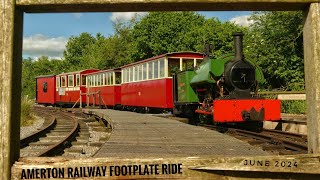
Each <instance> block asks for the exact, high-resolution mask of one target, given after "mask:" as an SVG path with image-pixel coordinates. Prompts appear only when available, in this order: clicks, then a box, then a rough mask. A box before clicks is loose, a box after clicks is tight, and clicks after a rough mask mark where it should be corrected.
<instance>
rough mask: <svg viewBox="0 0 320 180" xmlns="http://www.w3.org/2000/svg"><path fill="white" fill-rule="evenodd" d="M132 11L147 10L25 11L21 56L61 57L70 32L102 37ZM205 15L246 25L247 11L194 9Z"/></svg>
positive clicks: (111, 31) (72, 34)
mask: <svg viewBox="0 0 320 180" xmlns="http://www.w3.org/2000/svg"><path fill="white" fill-rule="evenodd" d="M135 13H138V14H139V15H140V16H144V15H146V14H147V12H113V13H111V12H105V13H25V14H24V27H23V28H24V29H23V57H24V58H27V57H31V58H34V59H36V58H38V57H41V56H48V57H49V58H56V59H61V58H62V57H63V50H64V49H65V45H66V43H67V41H68V39H69V38H70V37H71V36H78V35H79V34H81V33H82V32H88V33H90V34H92V35H93V36H95V35H96V34H97V33H101V34H102V35H104V36H105V37H107V36H110V35H112V34H113V33H114V31H113V27H112V22H115V21H116V20H120V21H128V20H129V19H131V18H132V17H133V16H134V15H135ZM198 13H200V14H202V15H204V16H205V17H206V18H211V17H217V18H218V19H219V20H221V21H222V22H225V21H231V22H234V23H236V24H239V25H243V26H248V25H249V24H250V23H252V22H250V21H248V20H247V18H248V17H249V16H250V14H252V12H250V11H229V12H210V11H200V12H198Z"/></svg>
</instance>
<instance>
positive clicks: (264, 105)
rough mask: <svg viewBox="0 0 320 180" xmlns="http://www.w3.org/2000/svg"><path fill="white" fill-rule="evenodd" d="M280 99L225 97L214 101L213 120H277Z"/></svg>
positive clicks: (227, 121)
mask: <svg viewBox="0 0 320 180" xmlns="http://www.w3.org/2000/svg"><path fill="white" fill-rule="evenodd" d="M280 109H281V108H280V100H277V99H228V100H226V99H223V100H214V101H213V121H214V122H219V123H229V122H231V123H232V122H250V121H253V122H254V121H277V120H279V119H280Z"/></svg>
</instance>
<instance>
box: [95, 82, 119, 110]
mask: <svg viewBox="0 0 320 180" xmlns="http://www.w3.org/2000/svg"><path fill="white" fill-rule="evenodd" d="M89 91H90V92H98V91H100V97H101V100H100V99H99V96H98V94H95V95H94V96H93V95H91V96H90V104H93V102H95V105H102V106H115V105H118V104H119V105H120V104H121V86H120V85H109V86H99V87H90V90H89ZM93 98H95V99H94V100H95V101H93Z"/></svg>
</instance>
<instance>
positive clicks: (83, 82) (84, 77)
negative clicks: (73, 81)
mask: <svg viewBox="0 0 320 180" xmlns="http://www.w3.org/2000/svg"><path fill="white" fill-rule="evenodd" d="M80 76H81V80H80V81H81V86H86V85H87V79H86V77H87V76H86V75H84V74H80Z"/></svg>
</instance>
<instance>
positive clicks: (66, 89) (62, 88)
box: [55, 69, 99, 105]
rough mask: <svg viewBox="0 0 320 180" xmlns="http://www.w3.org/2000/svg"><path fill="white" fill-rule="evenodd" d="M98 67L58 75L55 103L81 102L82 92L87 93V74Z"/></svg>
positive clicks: (83, 99) (83, 96)
mask: <svg viewBox="0 0 320 180" xmlns="http://www.w3.org/2000/svg"><path fill="white" fill-rule="evenodd" d="M96 71H99V70H97V69H87V70H81V71H75V72H68V73H62V74H58V75H56V86H55V87H56V88H55V99H56V101H55V103H56V104H58V105H73V104H75V103H76V102H77V103H80V99H79V98H80V93H86V75H87V74H88V73H91V72H96ZM81 100H82V103H83V105H85V104H86V96H85V95H82V96H81Z"/></svg>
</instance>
